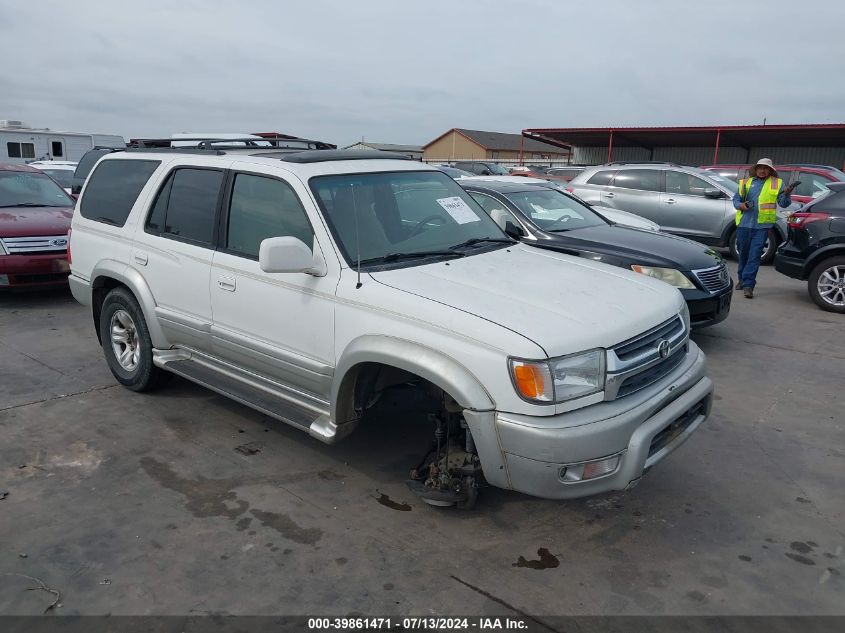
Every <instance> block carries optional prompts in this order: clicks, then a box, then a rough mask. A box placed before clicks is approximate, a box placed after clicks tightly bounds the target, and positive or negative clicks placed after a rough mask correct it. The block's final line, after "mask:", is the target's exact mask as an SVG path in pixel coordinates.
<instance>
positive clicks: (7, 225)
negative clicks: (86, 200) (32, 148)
mask: <svg viewBox="0 0 845 633" xmlns="http://www.w3.org/2000/svg"><path fill="white" fill-rule="evenodd" d="M73 205H74V202H73V199H72V198H71V197H70V196H69V195H67V194H66V193H65V192H64V190H63V189H62V188H61V187H60V186H59V185H57V184H56V182H55V181H54V180H53V179H52V178H50V177H49V176H47V175H45V174H43V173H41V172H40V171H38V170H37V169H33V168H32V167H27V166H26V165H9V164H6V163H0V291H3V290H8V289H15V288H29V287H46V286H61V285H66V284H67V276H68V272H69V270H70V267H69V266H68V262H67V244H68V235H67V234H68V231H69V230H70V220H71V218H72V217H73Z"/></svg>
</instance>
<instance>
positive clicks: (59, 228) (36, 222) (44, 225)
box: [0, 207, 73, 237]
mask: <svg viewBox="0 0 845 633" xmlns="http://www.w3.org/2000/svg"><path fill="white" fill-rule="evenodd" d="M71 218H73V207H3V208H0V237H36V236H41V235H65V234H67V232H68V231H69V230H70V221H71Z"/></svg>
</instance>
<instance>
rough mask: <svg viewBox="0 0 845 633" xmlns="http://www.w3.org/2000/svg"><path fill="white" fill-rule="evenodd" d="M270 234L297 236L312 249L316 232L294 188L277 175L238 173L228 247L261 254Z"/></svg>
mask: <svg viewBox="0 0 845 633" xmlns="http://www.w3.org/2000/svg"><path fill="white" fill-rule="evenodd" d="M268 237H295V238H297V239H299V240H302V242H304V243H305V245H306V246H307V247H308V248H309V249H310V248H312V246H313V244H314V232H313V231H312V230H311V224H310V223H309V222H308V217H307V216H306V215H305V209H303V208H302V204H301V203H300V202H299V198H298V197H297V195H296V193H294V191H293V189H291V188H290V185H288V184H287V183H285V182H282V181H281V180H276V179H274V178H265V177H263V176H253V175H251V174H238V175H237V176H235V184H234V187H233V188H232V197H231V202H230V204H229V222H228V226H227V231H226V248H227V249H228V250H230V251H233V252H235V253H238V254H242V255H246V256H248V257H255V258H257V257H258V249H259V247H260V246H261V242H262V241H263V240H265V239H267V238H268Z"/></svg>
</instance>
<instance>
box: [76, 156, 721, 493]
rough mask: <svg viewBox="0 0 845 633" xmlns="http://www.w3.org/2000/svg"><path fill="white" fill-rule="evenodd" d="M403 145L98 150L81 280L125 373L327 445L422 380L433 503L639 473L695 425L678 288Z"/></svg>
mask: <svg viewBox="0 0 845 633" xmlns="http://www.w3.org/2000/svg"><path fill="white" fill-rule="evenodd" d="M388 156H389V155H388ZM399 158H401V157H400V156H394V157H391V158H388V157H379V158H373V153H372V152H362V153H355V152H348V151H340V152H338V151H332V150H324V151H305V152H292V153H288V154H281V155H279V156H273V157H268V156H263V157H262V156H250V155H243V154H232V153H229V154H227V153H226V152H224V151H221V150H210V151H207V152H203V151H198V150H191V151H179V150H169V151H168V150H162V151H158V150H156V151H144V150H138V151H132V150H129V151H125V152H116V153H111V154H108V155H106V156H104V157H103V158H102V159H100V161H99V162H98V164H97V165H96V167H95V169H94V171H93V173H92V175H91V177H90V178H89V179H88V181H87V182H86V184H85V187H84V189H83V191H82V195H81V198H80V201H79V204H78V206H77V208H76V212H75V213H74V217H73V225H72V235H71V240H70V247H69V256H70V260H71V276H70V285H71V288H72V291H73V294H74V296H75V297H76V299H77V300H78V301H80V302H81V303H82V304H84V305H86V306H90V308H91V314H92V317H93V320H94V325H95V327H96V331H97V334H98V337H99V340H100V342H101V344H102V347H103V351H104V353H105V358H106V361H107V362H108V365H109V367H110V369H111V371H112V373H113V374H114V376H115V378H116V379H117V380H118V381H119V382H120V383H122V384H123V385H125V386H126V387H128V388H130V389H133V390H136V391H146V390H151V389H153V388H155V387H157V386H159V385H161V384H162V383H163V382H164V380H165V379H166V378H167V377H169V376H170V374H178V375H180V376H183V377H184V378H187V379H189V380H191V381H194V382H196V383H199V384H201V385H204V386H206V387H208V388H210V389H212V390H214V391H217V392H219V393H221V394H224V395H226V396H228V397H230V398H232V399H234V400H236V401H238V402H241V403H243V404H246V405H248V406H251V407H253V408H255V409H257V410H259V411H261V412H263V413H265V414H266V415H268V416H272V417H274V418H277V419H279V420H281V421H283V422H286V423H287V424H290V425H292V426H294V427H297V428H299V429H302V430H303V431H306V432H308V433H310V435H311V436H313V437H315V438H317V439H319V440H321V441H323V442H326V443H333V442H336V441H338V440H340V439H341V438H343V437H344V436H346V435H348V434H349V433H350V432H351V431H352V430H353V429H354V428H355V427H356V425H357V424H358V423H359V422H360V421H361V420H362V419H365V418H366V416H367V415H368V411H369V410H370V407H371V406H372V405H373V403H374V402H376V401H377V400H378V398H379V396H380V395H381V394H383V392H384V391H385V390H388V389H393V388H401V389H403V392H402V393H404V394H408V390H409V389H413V390H416V391H417V396H419V398H418V399H416V400H414V401H418V402H420V403H427V404H425V405H422V404H421V405H420V406H421V407H422V406H425V407H426V409H425V411H422V413H424V414H427V415H426V416H424V417H426V419H428V420H429V422H430V424H431V431H432V441H431V445H430V447H428V446H427V447H420V453H421V454H423V452H424V449H425V450H427V451H428V452H427V453H425V457H424V458H423V459H422V460H421V461H420V462H419V464H409V465H408V466H409V471H411V476H410V478H409V480H408V485H409V486H410V487H411V488H412V489H413V490H414V491H415V492H416V493H417V494H419V495H420V496H421V497H422V498H423V499H424V500H425V501H427V502H429V503H432V504H435V505H450V504H457V505H459V506H469V505H471V504H472V503H473V502H474V500H475V498H476V494H477V488H478V485H479V484H480V483H482V482H486V483H487V484H490V485H493V486H498V487H501V488H507V489H514V490H519V491H522V492H524V493H527V494H531V495H536V496H540V497H547V498H555V499H563V498H571V497H578V496H583V495H589V494H594V493H600V492H604V491H609V490H622V489H626V488H629V487H631V486H632V485H634V484H635V483H636V482H637V481H638V480H639V478H640V477H641V475H642V474H643V472H644V470H645V469H647V468H649V467H651V466H652V465H654V464H655V463H657V462H658V461H660V460H661V459H662V458H663V457H665V456H666V455H667V454H668V453H669V452H671V451H672V450H673V449H675V448H676V447H678V446H679V445H680V444H681V443H682V442H683V441H684V440H686V439H687V438H688V437H689V436H690V435H691V434H692V433H693V432H694V431H695V430H696V428H698V426H699V425H701V423H702V422H703V421H704V420H705V419H706V417H707V416H708V414H709V411H710V406H711V400H712V391H713V385H712V382H711V381H710V379H709V378H707V377H706V375H705V359H704V355H703V354H702V352H701V351H700V350H699V348H698V347H697V346H696V345H695V343H694V342H692V341H691V340H690V339H689V330H690V323H689V315H688V313H687V309H686V305H685V303H684V300H683V297H681V295H680V293H679V292H678V291H677V290H676V289H674V288H672V287H670V286H669V285H667V284H665V283H663V282H662V281H658V280H655V279H650V278H648V277H645V276H643V275H638V274H636V273H633V272H628V271H624V270H621V269H618V268H614V267H610V266H607V265H604V264H600V263H597V262H592V261H588V260H585V259H581V258H577V257H573V256H568V255H564V254H559V253H554V252H550V251H546V250H540V249H535V248H532V247H530V246H526V245H523V244H519V243H517V242H515V241H513V240H512V239H510V238H509V237H508V236H507V235H506V234H505V233H504V232H503V231H502V230H501V229H500V228H499V227H498V226H497V225H496V223H495V222H494V221H493V220H491V219H490V217H489V216H488V215H487V214H486V213H485V212H484V211H483V210H482V209H481V208H480V207H479V206H478V204H477V203H476V202H475V200H473V198H472V197H471V196H470V195H469V194H468V193H466V192H465V191H463V189H461V187H459V186H458V185H457V183H455V181H453V180H452V179H451V178H449V177H448V176H446V175H445V174H443V173H441V172H440V171H438V170H436V169H433V168H430V167H428V166H426V165H422V164H420V163H418V162H414V161H410V160H399ZM407 397H409V398H410V397H411V396H407ZM403 423H404V422H403V421H402V420H399V419H397V420H396V424H403Z"/></svg>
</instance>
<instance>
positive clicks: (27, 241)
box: [0, 235, 67, 255]
mask: <svg viewBox="0 0 845 633" xmlns="http://www.w3.org/2000/svg"><path fill="white" fill-rule="evenodd" d="M0 241H1V242H2V243H3V246H5V247H6V251H7V252H8V253H9V255H22V254H24V253H64V252H66V251H67V235H47V236H39V237H4V238H2V239H0Z"/></svg>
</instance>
